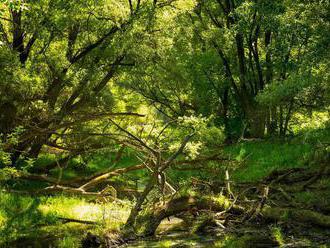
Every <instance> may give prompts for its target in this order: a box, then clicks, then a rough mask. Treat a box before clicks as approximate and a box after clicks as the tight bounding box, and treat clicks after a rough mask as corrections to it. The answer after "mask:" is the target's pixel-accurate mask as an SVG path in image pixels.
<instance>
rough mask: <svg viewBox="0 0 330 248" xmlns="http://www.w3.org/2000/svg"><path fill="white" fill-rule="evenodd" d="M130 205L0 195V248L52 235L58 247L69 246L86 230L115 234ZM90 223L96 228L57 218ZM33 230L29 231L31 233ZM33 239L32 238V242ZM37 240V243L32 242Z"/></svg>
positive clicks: (75, 198) (67, 197)
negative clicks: (2, 244) (16, 242)
mask: <svg viewBox="0 0 330 248" xmlns="http://www.w3.org/2000/svg"><path fill="white" fill-rule="evenodd" d="M129 209H130V205H129V203H128V202H127V205H126V204H125V203H124V204H123V202H121V203H120V204H119V203H116V202H106V203H96V202H88V201H87V200H86V199H84V198H78V197H69V196H64V195H63V196H53V197H34V198H33V197H27V196H22V195H14V194H8V193H0V247H1V243H3V242H5V243H6V244H9V243H10V242H13V241H14V240H17V239H20V238H22V237H30V238H31V239H33V237H37V236H38V235H39V236H40V235H41V236H42V235H47V234H48V233H52V234H53V236H54V237H53V238H54V239H56V240H62V237H66V239H65V240H62V241H61V245H59V246H58V247H76V246H70V244H72V243H75V241H74V240H76V239H79V240H81V239H82V237H83V236H84V235H86V232H87V230H89V231H91V232H101V230H105V229H106V230H117V231H118V230H119V228H120V226H121V225H122V224H123V223H124V222H125V221H126V219H127V217H128V214H129ZM60 217H61V218H69V219H75V220H84V221H93V222H96V223H97V224H96V225H87V224H79V223H66V224H63V222H62V221H61V220H60V219H59V218H60ZM32 230H33V231H32ZM35 239H36V238H35ZM36 240H37V239H36Z"/></svg>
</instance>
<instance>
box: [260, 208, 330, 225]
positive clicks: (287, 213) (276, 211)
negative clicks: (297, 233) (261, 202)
mask: <svg viewBox="0 0 330 248" xmlns="http://www.w3.org/2000/svg"><path fill="white" fill-rule="evenodd" d="M262 216H263V217H264V218H266V219H271V220H276V221H284V222H287V221H295V222H299V223H307V224H311V225H315V226H320V227H327V228H329V227H330V216H328V215H324V214H321V213H318V212H315V211H312V210H306V209H293V208H279V207H269V206H266V207H264V208H263V210H262Z"/></svg>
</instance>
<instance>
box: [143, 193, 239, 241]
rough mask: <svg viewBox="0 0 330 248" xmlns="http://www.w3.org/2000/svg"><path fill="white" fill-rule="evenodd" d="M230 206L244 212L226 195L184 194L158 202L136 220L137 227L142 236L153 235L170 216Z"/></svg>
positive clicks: (231, 208)
mask: <svg viewBox="0 0 330 248" xmlns="http://www.w3.org/2000/svg"><path fill="white" fill-rule="evenodd" d="M229 207H230V211H231V212H233V213H237V214H240V213H243V212H244V209H243V208H242V207H240V206H236V205H234V206H231V203H230V201H229V200H228V199H226V198H225V197H224V196H221V197H197V196H182V197H179V198H175V199H172V200H169V201H166V202H164V203H159V204H156V205H155V206H154V207H153V208H151V209H149V210H148V211H146V213H145V214H143V215H142V216H140V217H139V218H138V219H137V221H136V227H137V229H140V230H141V229H142V230H141V236H143V237H146V236H152V235H154V234H155V232H156V229H157V227H158V226H159V224H160V223H161V221H162V220H163V219H165V218H168V217H170V216H174V215H177V214H179V213H182V212H185V211H192V212H193V211H198V210H210V211H223V210H226V209H228V208H229Z"/></svg>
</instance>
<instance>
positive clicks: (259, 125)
mask: <svg viewBox="0 0 330 248" xmlns="http://www.w3.org/2000/svg"><path fill="white" fill-rule="evenodd" d="M245 115H246V119H247V122H248V126H249V137H250V138H263V137H264V135H265V128H266V118H267V115H266V111H265V110H264V109H263V108H261V107H260V106H258V105H257V104H250V105H249V106H245Z"/></svg>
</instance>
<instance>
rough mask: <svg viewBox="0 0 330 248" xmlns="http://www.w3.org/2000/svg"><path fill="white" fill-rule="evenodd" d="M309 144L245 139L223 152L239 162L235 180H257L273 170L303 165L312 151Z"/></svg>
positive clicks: (235, 171)
mask: <svg viewBox="0 0 330 248" xmlns="http://www.w3.org/2000/svg"><path fill="white" fill-rule="evenodd" d="M312 150H313V149H312V146H311V145H310V144H302V143H282V142H276V141H275V142H274V141H267V140H266V141H257V142H256V141H245V142H242V143H240V144H236V145H233V146H229V147H227V148H226V149H225V152H226V153H227V154H228V155H229V156H230V157H231V158H232V159H234V160H236V161H238V162H240V166H239V167H238V168H234V170H233V172H232V179H234V181H237V182H246V181H258V180H261V179H262V178H263V177H265V176H267V175H268V174H269V173H270V172H271V171H273V170H280V169H286V168H297V167H303V166H305V161H306V160H307V159H308V158H309V156H310V155H311V153H312Z"/></svg>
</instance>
